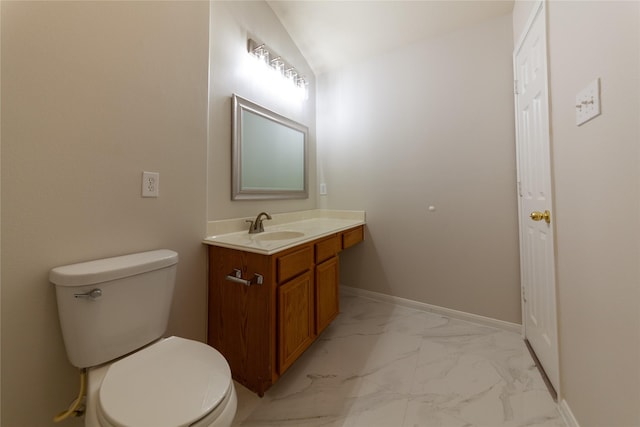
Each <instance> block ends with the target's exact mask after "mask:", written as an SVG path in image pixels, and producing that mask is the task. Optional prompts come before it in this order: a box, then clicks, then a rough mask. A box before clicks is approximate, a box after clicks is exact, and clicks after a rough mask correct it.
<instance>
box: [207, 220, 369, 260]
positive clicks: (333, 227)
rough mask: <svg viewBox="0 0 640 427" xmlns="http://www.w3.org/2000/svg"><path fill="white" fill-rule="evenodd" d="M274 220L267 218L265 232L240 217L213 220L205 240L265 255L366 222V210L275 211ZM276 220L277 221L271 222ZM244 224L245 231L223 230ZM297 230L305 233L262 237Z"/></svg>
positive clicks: (213, 243) (208, 243) (217, 244)
mask: <svg viewBox="0 0 640 427" xmlns="http://www.w3.org/2000/svg"><path fill="white" fill-rule="evenodd" d="M272 217H273V220H272V221H270V220H265V221H264V222H263V224H264V232H263V233H256V234H249V232H248V228H249V224H245V223H244V220H245V219H249V218H239V219H233V220H224V221H212V222H210V223H209V224H208V228H207V231H208V232H213V233H212V235H210V236H208V237H206V238H205V239H204V240H203V243H205V244H207V245H213V246H221V247H224V248H231V249H237V250H241V251H247V252H254V253H258V254H263V255H272V254H275V253H277V252H280V251H283V250H285V249H289V248H292V247H294V246H298V245H300V244H303V243H307V242H311V241H313V240H316V239H319V238H321V237H324V236H329V235H331V234H334V233H337V232H340V231H344V230H348V229H349V228H353V227H356V226H358V225H363V224H365V215H364V211H327V210H314V211H304V212H302V213H298V212H296V213H292V214H274V215H272ZM270 223H272V224H273V225H270ZM240 226H241V227H242V228H243V230H242V231H232V232H223V233H218V234H216V231H221V230H223V231H228V230H230V229H233V228H238V227H240ZM280 231H293V232H299V233H302V236H300V237H295V238H292V239H282V240H261V236H263V237H265V236H266V235H267V233H273V232H280Z"/></svg>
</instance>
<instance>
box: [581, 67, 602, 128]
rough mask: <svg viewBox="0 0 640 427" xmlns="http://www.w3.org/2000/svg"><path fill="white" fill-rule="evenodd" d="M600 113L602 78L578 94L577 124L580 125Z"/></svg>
mask: <svg viewBox="0 0 640 427" xmlns="http://www.w3.org/2000/svg"><path fill="white" fill-rule="evenodd" d="M599 115H600V78H597V79H595V80H594V81H592V82H591V83H589V84H588V85H587V87H585V88H584V89H582V90H581V91H580V92H579V93H578V94H577V95H576V125H578V126H580V125H582V124H584V123H586V122H588V121H589V120H591V119H593V118H594V117H597V116H599Z"/></svg>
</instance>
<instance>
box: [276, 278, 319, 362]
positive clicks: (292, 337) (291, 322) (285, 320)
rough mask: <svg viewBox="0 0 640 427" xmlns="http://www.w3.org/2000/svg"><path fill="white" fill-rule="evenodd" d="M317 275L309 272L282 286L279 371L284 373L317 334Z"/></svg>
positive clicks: (279, 322) (279, 305)
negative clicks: (312, 275)
mask: <svg viewBox="0 0 640 427" xmlns="http://www.w3.org/2000/svg"><path fill="white" fill-rule="evenodd" d="M313 311H314V310H313V279H312V277H311V273H310V272H308V271H307V272H306V273H304V274H302V275H300V276H298V277H296V278H295V279H293V280H290V281H289V282H287V283H285V284H283V285H280V286H279V287H278V355H279V357H278V368H279V369H278V371H279V373H280V374H282V373H284V371H286V370H287V368H289V366H291V364H292V363H293V362H294V361H295V360H296V359H297V358H298V357H299V356H300V355H301V354H302V352H304V350H306V349H307V347H309V345H311V343H312V342H313V340H314V338H315V334H314V328H313V323H314V315H313Z"/></svg>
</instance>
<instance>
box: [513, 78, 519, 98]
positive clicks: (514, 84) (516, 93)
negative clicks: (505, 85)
mask: <svg viewBox="0 0 640 427" xmlns="http://www.w3.org/2000/svg"><path fill="white" fill-rule="evenodd" d="M513 94H514V95H519V94H520V93H519V92H518V80H514V81H513Z"/></svg>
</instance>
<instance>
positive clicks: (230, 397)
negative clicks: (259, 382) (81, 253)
mask: <svg viewBox="0 0 640 427" xmlns="http://www.w3.org/2000/svg"><path fill="white" fill-rule="evenodd" d="M177 264H178V254H177V253H176V252H174V251H171V250H167V249H162V250H156V251H150V252H143V253H136V254H131V255H124V256H119V257H115V258H108V259H101V260H96V261H89V262H83V263H79V264H73V265H67V266H63V267H56V268H54V269H52V270H51V272H50V274H49V280H50V281H51V282H52V283H53V284H54V285H55V289H56V298H57V301H58V317H59V319H60V325H61V328H62V336H63V339H64V344H65V347H66V350H67V356H68V358H69V361H70V362H71V364H72V365H74V366H76V367H78V368H80V369H86V378H87V380H86V403H85V406H86V409H85V426H87V427H186V426H191V427H228V426H230V425H231V423H232V421H233V418H234V416H235V412H236V407H237V398H236V391H235V388H234V386H233V381H232V380H231V371H230V369H229V365H228V363H227V361H226V360H225V359H224V357H223V356H222V355H221V354H220V353H219V352H218V351H217V350H215V349H214V348H213V347H210V346H208V345H206V344H203V343H201V342H198V341H193V340H189V339H184V338H180V337H169V338H162V336H163V334H164V332H165V331H166V328H167V322H168V320H169V312H170V309H171V301H172V299H173V288H174V284H175V278H176V269H177Z"/></svg>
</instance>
